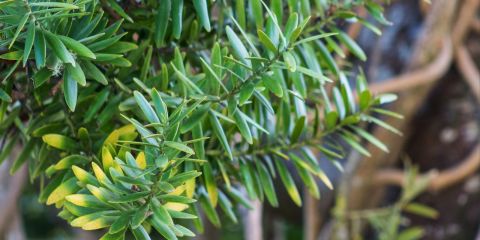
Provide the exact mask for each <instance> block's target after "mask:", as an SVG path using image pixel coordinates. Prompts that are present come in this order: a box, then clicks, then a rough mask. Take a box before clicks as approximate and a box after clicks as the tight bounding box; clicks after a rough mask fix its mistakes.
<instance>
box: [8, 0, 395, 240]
mask: <svg viewBox="0 0 480 240" xmlns="http://www.w3.org/2000/svg"><path fill="white" fill-rule="evenodd" d="M356 8H365V9H366V10H367V12H368V13H369V14H370V16H371V17H372V19H374V20H375V21H376V22H377V23H380V24H389V22H388V21H386V20H385V19H384V18H383V15H382V8H381V7H380V5H379V4H378V3H375V2H374V1H371V0H351V1H349V0H345V1H335V0H330V1H326V0H312V1H309V0H293V1H291V0H288V1H287V0H271V1H265V2H264V1H261V0H248V1H246V0H235V1H233V0H217V1H211V0H193V1H183V0H160V1H153V0H138V1H115V0H100V1H98V0H52V1H48V0H6V1H5V0H3V1H1V2H0V26H1V27H0V51H1V55H0V59H2V60H1V62H0V70H1V72H0V73H1V78H0V79H1V80H0V137H1V141H0V162H1V161H3V160H4V159H6V158H7V157H8V156H9V155H10V153H11V152H12V149H13V148H14V146H15V145H16V144H18V143H21V145H22V146H23V147H22V151H21V153H20V154H19V156H18V157H17V158H16V159H15V161H14V163H13V165H12V167H11V173H12V174H13V173H15V172H16V171H17V170H19V169H20V168H21V167H22V165H23V164H25V163H27V162H28V169H29V175H30V179H31V181H39V183H40V185H41V189H40V191H41V193H40V201H41V202H44V203H46V204H47V205H51V204H55V206H56V207H58V208H61V211H60V213H59V216H60V217H62V218H64V219H66V220H68V221H69V222H70V223H71V225H72V226H75V227H81V228H83V229H86V230H93V229H101V228H105V229H106V233H105V235H104V237H103V239H123V238H124V237H125V234H133V235H134V236H135V238H136V239H149V238H150V235H152V234H154V232H158V233H159V234H161V235H162V236H163V237H165V238H167V239H176V238H177V237H178V236H193V235H194V233H193V232H192V231H191V230H189V228H191V227H192V226H191V224H190V222H189V221H186V220H184V219H193V223H194V224H195V227H196V228H197V230H199V231H201V229H202V223H201V221H200V219H199V218H197V216H198V212H199V211H203V212H204V213H205V215H206V216H207V218H208V219H209V220H210V221H211V222H212V223H213V224H214V225H216V226H220V225H221V223H220V220H219V215H218V214H220V213H222V214H224V215H225V216H227V217H228V218H230V219H231V220H232V221H237V216H236V213H235V211H234V210H235V209H236V208H237V206H238V204H242V205H244V206H245V207H249V200H248V199H260V200H264V199H266V200H267V201H268V202H269V203H270V204H271V205H272V206H277V205H278V199H277V196H276V190H275V189H274V184H273V179H274V178H279V179H280V180H281V182H282V183H283V185H284V187H285V188H286V190H287V192H288V194H289V195H290V197H291V199H292V200H293V201H294V202H295V203H296V204H297V205H301V204H302V200H301V197H300V195H301V194H300V192H299V186H297V185H298V183H296V182H294V179H293V177H292V175H293V174H298V175H299V176H300V178H301V180H302V182H303V184H304V186H305V187H306V188H307V189H308V190H309V191H310V193H311V194H312V195H313V196H315V197H317V198H318V197H320V192H319V190H318V186H317V182H318V181H317V178H318V179H320V180H321V181H322V182H323V183H324V184H325V185H326V186H327V187H329V188H332V187H333V186H332V183H331V182H330V180H329V179H328V177H327V176H326V175H325V173H324V171H322V169H321V168H320V165H319V161H318V159H317V158H318V156H319V155H320V154H322V155H324V156H325V157H327V158H328V159H330V161H331V162H332V164H334V165H336V166H337V167H338V168H339V170H340V171H341V165H340V164H339V163H338V162H337V160H338V159H341V158H342V157H343V156H344V147H345V146H349V147H352V148H354V149H355V150H357V151H359V152H360V153H362V154H364V155H369V153H368V152H367V151H366V150H365V148H364V147H362V143H361V141H363V140H366V141H369V142H371V143H373V144H375V145H376V146H378V147H379V148H381V149H383V150H385V151H387V148H386V146H385V145H384V144H382V143H381V142H379V141H378V140H377V139H376V138H375V137H373V136H372V135H370V134H369V133H368V132H367V131H365V130H363V129H362V128H361V124H362V123H370V122H371V123H375V124H377V125H380V126H382V127H385V128H387V129H390V130H392V131H393V132H394V133H398V132H397V131H396V130H395V129H392V128H391V127H390V126H389V125H387V124H386V123H385V122H383V121H382V120H381V119H380V116H382V115H383V116H391V117H398V115H397V114H395V113H392V112H389V111H387V110H383V109H380V108H378V107H379V105H381V104H383V103H388V102H390V101H393V100H395V96H394V95H388V94H385V95H380V96H374V95H373V94H372V93H371V92H370V91H369V90H368V86H367V82H366V80H365V77H364V75H363V74H362V71H361V70H360V69H359V68H358V67H357V66H356V65H355V64H353V63H354V61H356V60H355V58H356V59H359V60H362V61H365V60H366V56H365V53H364V52H363V51H362V49H361V48H360V47H359V46H358V45H357V44H356V43H355V41H353V40H352V39H351V38H350V37H349V35H348V34H347V33H345V32H344V30H342V28H344V26H345V25H346V24H348V23H349V22H353V21H358V22H361V23H362V24H364V25H365V26H366V27H368V28H369V29H371V30H372V31H374V32H375V33H378V34H380V31H379V29H378V28H377V27H376V26H375V25H374V24H372V23H371V22H368V21H367V20H366V19H364V18H362V17H359V16H357V15H356V13H355V11H353V9H356ZM349 53H351V54H352V55H353V56H354V57H355V58H349V57H347V56H348V54H349ZM349 60H350V62H349ZM352 86H353V87H352ZM180 224H183V225H185V226H188V228H187V227H185V226H182V225H180ZM130 232H131V233H130Z"/></svg>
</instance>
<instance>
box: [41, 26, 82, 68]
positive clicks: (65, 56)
mask: <svg viewBox="0 0 480 240" xmlns="http://www.w3.org/2000/svg"><path fill="white" fill-rule="evenodd" d="M43 34H44V36H45V38H46V39H47V42H48V45H49V47H50V48H51V49H52V50H53V52H54V53H55V55H56V56H57V57H58V58H59V59H60V60H61V61H62V62H64V63H70V64H72V65H73V66H75V59H74V57H73V56H72V54H71V53H70V52H69V51H68V49H67V48H66V47H65V45H64V44H63V42H62V41H61V40H60V37H59V36H56V35H55V34H53V33H50V32H47V31H43Z"/></svg>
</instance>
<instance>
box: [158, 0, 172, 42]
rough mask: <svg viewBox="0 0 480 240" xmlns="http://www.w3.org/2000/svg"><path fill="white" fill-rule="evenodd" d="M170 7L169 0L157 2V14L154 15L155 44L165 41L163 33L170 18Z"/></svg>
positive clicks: (170, 2)
mask: <svg viewBox="0 0 480 240" xmlns="http://www.w3.org/2000/svg"><path fill="white" fill-rule="evenodd" d="M174 2H175V1H174ZM174 5H175V3H174ZM171 7H172V1H171V0H165V1H163V2H161V3H159V4H158V9H157V14H156V15H155V35H154V36H155V43H156V44H157V46H162V45H163V44H164V43H165V34H166V33H167V26H168V21H169V18H170V9H171ZM177 14H178V13H177ZM177 31H178V30H177Z"/></svg>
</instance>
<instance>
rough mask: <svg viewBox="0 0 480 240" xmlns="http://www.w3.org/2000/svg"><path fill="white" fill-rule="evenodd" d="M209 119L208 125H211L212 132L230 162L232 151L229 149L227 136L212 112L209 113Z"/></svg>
mask: <svg viewBox="0 0 480 240" xmlns="http://www.w3.org/2000/svg"><path fill="white" fill-rule="evenodd" d="M209 117H210V123H211V124H212V127H213V131H214V133H215V135H217V137H218V140H219V141H220V144H221V145H222V147H223V149H224V150H225V151H226V152H227V154H228V157H229V158H230V159H231V160H233V153H232V149H231V148H230V143H229V142H228V139H227V136H226V135H225V132H224V131H223V127H222V125H221V124H220V121H218V118H217V116H216V115H215V114H214V113H213V112H212V111H209Z"/></svg>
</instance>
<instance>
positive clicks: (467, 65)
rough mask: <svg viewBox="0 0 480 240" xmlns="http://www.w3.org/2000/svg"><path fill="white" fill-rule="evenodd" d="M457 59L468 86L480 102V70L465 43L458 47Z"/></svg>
mask: <svg viewBox="0 0 480 240" xmlns="http://www.w3.org/2000/svg"><path fill="white" fill-rule="evenodd" d="M455 60H456V62H457V66H458V70H459V71H460V73H461V74H462V76H463V78H464V79H465V81H466V82H467V84H468V86H469V87H470V88H471V89H472V92H473V95H474V96H475V97H476V98H477V101H478V102H479V103H480V72H479V71H478V68H477V67H476V66H475V62H474V61H473V59H472V56H471V55H470V53H469V52H468V50H467V48H466V47H465V46H464V45H460V46H459V47H458V48H457V52H456V54H455Z"/></svg>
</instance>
